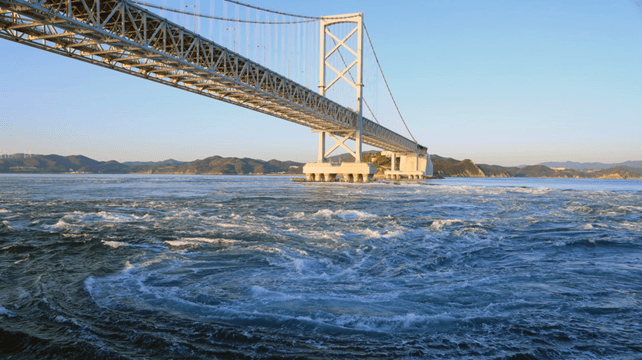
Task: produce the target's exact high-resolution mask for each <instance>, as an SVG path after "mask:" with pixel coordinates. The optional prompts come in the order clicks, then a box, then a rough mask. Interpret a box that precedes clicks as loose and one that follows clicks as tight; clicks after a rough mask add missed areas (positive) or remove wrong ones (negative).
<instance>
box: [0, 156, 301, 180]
mask: <svg viewBox="0 0 642 360" xmlns="http://www.w3.org/2000/svg"><path fill="white" fill-rule="evenodd" d="M302 166H303V164H301V163H297V162H293V161H279V160H270V161H263V160H256V159H248V158H243V159H239V158H234V157H229V158H224V157H220V156H212V157H209V158H206V159H202V160H196V161H192V162H179V161H176V160H166V161H161V162H157V163H154V162H144V163H141V162H132V163H119V162H117V161H113V160H112V161H97V160H94V159H90V158H88V157H86V156H82V155H72V156H60V155H33V156H29V155H23V154H17V155H13V156H10V157H8V158H3V159H0V173H22V174H25V173H27V174H62V173H82V174H229V175H244V174H297V173H301V172H302Z"/></svg>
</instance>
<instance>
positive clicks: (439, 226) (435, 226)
mask: <svg viewBox="0 0 642 360" xmlns="http://www.w3.org/2000/svg"><path fill="white" fill-rule="evenodd" d="M461 223H462V221H461V220H459V219H452V220H448V219H445V220H435V221H433V222H432V224H431V225H430V227H431V228H432V229H435V230H441V229H442V228H443V227H444V226H450V225H453V224H461Z"/></svg>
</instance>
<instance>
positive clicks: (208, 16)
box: [137, 2, 319, 25]
mask: <svg viewBox="0 0 642 360" xmlns="http://www.w3.org/2000/svg"><path fill="white" fill-rule="evenodd" d="M137 4H139V5H143V6H147V7H150V8H154V9H159V10H165V11H170V12H174V13H178V14H185V15H191V16H198V17H202V18H207V19H214V20H223V21H233V22H238V23H250V24H263V25H266V24H267V25H286V24H301V23H311V22H315V21H319V20H318V19H313V20H297V21H256V20H242V19H232V18H224V17H220V16H213V15H205V14H198V13H195V12H190V11H184V10H178V9H172V8H168V7H165V6H160V5H156V4H150V3H148V2H137ZM190 6H191V5H190Z"/></svg>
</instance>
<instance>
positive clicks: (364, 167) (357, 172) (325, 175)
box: [303, 162, 377, 182]
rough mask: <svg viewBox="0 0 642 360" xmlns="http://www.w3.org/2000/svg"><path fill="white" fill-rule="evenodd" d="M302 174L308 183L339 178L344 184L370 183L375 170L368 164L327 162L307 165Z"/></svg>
mask: <svg viewBox="0 0 642 360" xmlns="http://www.w3.org/2000/svg"><path fill="white" fill-rule="evenodd" d="M303 173H304V174H305V177H306V179H307V180H308V181H325V182H332V181H337V177H338V176H341V177H342V178H343V181H344V182H370V181H372V179H373V177H374V174H376V173H377V168H376V167H375V166H374V165H372V164H370V163H356V162H344V163H341V164H332V163H327V162H316V163H307V164H305V166H303Z"/></svg>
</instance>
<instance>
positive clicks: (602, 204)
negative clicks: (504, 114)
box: [0, 176, 642, 359]
mask: <svg viewBox="0 0 642 360" xmlns="http://www.w3.org/2000/svg"><path fill="white" fill-rule="evenodd" d="M427 184H428V185H410V184H409V185H390V184H366V185H363V184H338V183H337V184H306V183H293V182H291V181H290V179H289V178H281V177H231V176H213V177H209V176H0V357H7V358H8V357H9V356H11V358H12V359H26V358H38V359H41V358H55V359H58V358H59V359H73V358H108V359H112V358H114V359H121V358H122V359H143V358H147V359H150V358H155V359H177V358H203V359H211V358H242V357H247V358H252V357H253V358H265V357H276V358H281V357H285V358H413V357H415V358H446V359H450V358H457V359H535V358H538V359H545V358H578V359H587V358H601V359H604V358H612V359H639V358H641V357H642V324H641V321H642V182H641V181H632V180H631V181H626V180H614V181H608V180H583V179H578V180H563V179H549V180H542V179H446V180H440V181H433V182H428V183H427Z"/></svg>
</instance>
